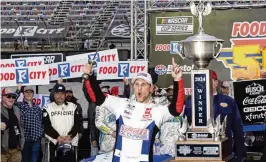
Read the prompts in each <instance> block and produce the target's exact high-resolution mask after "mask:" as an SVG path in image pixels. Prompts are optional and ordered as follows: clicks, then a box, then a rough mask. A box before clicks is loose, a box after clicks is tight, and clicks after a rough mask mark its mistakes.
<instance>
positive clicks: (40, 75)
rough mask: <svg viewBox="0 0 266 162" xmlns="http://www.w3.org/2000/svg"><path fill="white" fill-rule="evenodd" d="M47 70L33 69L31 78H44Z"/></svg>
mask: <svg viewBox="0 0 266 162" xmlns="http://www.w3.org/2000/svg"><path fill="white" fill-rule="evenodd" d="M45 74H46V71H33V72H30V79H44V78H45Z"/></svg>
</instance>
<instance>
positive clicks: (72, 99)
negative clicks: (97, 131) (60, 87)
mask: <svg viewBox="0 0 266 162" xmlns="http://www.w3.org/2000/svg"><path fill="white" fill-rule="evenodd" d="M66 101H67V102H72V103H73V104H75V105H77V110H78V113H79V117H80V129H79V131H78V133H79V139H80V138H81V136H82V133H83V130H84V128H83V116H82V107H81V105H80V104H79V103H78V99H77V98H76V97H75V96H74V95H73V90H72V88H71V87H66Z"/></svg>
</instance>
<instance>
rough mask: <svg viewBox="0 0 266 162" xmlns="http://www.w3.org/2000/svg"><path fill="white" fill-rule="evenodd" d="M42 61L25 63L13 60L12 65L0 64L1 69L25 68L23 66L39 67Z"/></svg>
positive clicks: (23, 60)
mask: <svg viewBox="0 0 266 162" xmlns="http://www.w3.org/2000/svg"><path fill="white" fill-rule="evenodd" d="M42 63H43V61H28V62H27V61H26V60H25V59H21V60H15V62H14V63H5V62H1V63H0V67H1V68H9V67H25V66H39V65H42Z"/></svg>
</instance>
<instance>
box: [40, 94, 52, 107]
mask: <svg viewBox="0 0 266 162" xmlns="http://www.w3.org/2000/svg"><path fill="white" fill-rule="evenodd" d="M50 102H51V101H50V97H49V96H42V105H41V108H43V107H44V106H46V105H47V104H48V103H50Z"/></svg>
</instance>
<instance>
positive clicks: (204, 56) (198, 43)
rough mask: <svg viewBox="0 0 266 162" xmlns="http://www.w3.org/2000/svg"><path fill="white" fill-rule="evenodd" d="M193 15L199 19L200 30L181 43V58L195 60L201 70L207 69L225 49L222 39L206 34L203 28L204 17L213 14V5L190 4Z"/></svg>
mask: <svg viewBox="0 0 266 162" xmlns="http://www.w3.org/2000/svg"><path fill="white" fill-rule="evenodd" d="M190 9H191V13H192V14H193V15H194V16H196V17H198V19H199V29H198V33H197V34H196V35H193V36H190V37H188V38H187V39H185V40H182V41H180V43H181V49H182V50H181V53H180V55H181V57H182V58H183V59H184V58H187V59H189V60H193V61H194V63H195V64H196V66H197V67H198V68H200V69H202V68H206V67H207V66H208V65H209V63H210V61H211V60H212V59H213V58H217V57H218V56H219V53H220V51H221V49H222V47H223V45H222V42H223V40H222V39H217V38H215V37H214V36H211V35H208V34H205V33H204V29H203V27H202V19H203V16H206V15H208V14H210V13H211V10H212V7H211V3H210V2H208V3H207V5H204V3H202V2H200V3H199V4H198V5H197V6H196V5H195V3H194V2H191V3H190Z"/></svg>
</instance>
